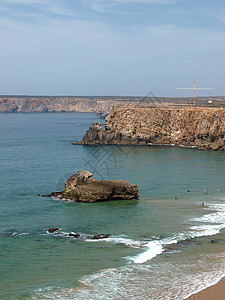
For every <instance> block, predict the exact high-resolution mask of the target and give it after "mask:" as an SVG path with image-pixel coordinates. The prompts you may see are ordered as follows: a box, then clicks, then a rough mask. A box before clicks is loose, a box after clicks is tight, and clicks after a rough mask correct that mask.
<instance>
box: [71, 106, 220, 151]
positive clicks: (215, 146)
mask: <svg viewBox="0 0 225 300" xmlns="http://www.w3.org/2000/svg"><path fill="white" fill-rule="evenodd" d="M74 144H82V145H97V144H102V145H115V144H116V145H147V144H155V145H181V146H185V147H196V148H198V149H202V150H223V151H225V109H224V108H135V109H133V108H132V109H125V108H121V109H116V110H114V111H112V112H111V114H109V115H108V116H107V117H106V119H105V130H104V129H103V128H102V126H101V124H100V123H93V124H92V126H91V127H90V128H89V129H88V130H87V132H86V134H85V136H84V138H83V140H82V141H81V142H76V143H74Z"/></svg>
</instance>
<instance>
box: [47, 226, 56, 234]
mask: <svg viewBox="0 0 225 300" xmlns="http://www.w3.org/2000/svg"><path fill="white" fill-rule="evenodd" d="M57 230H59V228H57V227H55V228H50V229H49V230H48V232H49V233H53V232H55V231H57Z"/></svg>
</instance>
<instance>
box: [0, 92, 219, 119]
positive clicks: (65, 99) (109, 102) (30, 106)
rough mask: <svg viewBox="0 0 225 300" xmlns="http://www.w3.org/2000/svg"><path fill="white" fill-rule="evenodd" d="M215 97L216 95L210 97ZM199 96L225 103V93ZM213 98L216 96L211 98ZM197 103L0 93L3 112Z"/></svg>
mask: <svg viewBox="0 0 225 300" xmlns="http://www.w3.org/2000/svg"><path fill="white" fill-rule="evenodd" d="M210 99H212V98H210ZM208 100H209V98H207V97H203V98H198V99H197V103H198V106H209V105H213V106H219V107H221V106H222V107H225V97H217V98H214V100H213V103H212V104H208ZM211 102H212V100H211ZM187 105H188V106H191V105H193V99H192V98H158V97H144V98H142V97H113V96H112V97H76V96H61V97H56V96H47V97H46V96H0V113H1V112H3V113H4V112H13V113H34V112H36V113H41V112H94V113H96V114H97V115H100V116H101V117H105V116H106V115H108V114H109V112H110V111H111V109H112V108H119V107H121V108H122V107H124V108H125V107H126V108H134V107H138V108H143V107H145V108H146V107H148V108H149V107H174V106H175V107H177V106H187Z"/></svg>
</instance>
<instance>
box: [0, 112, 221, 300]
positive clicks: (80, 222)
mask: <svg viewBox="0 0 225 300" xmlns="http://www.w3.org/2000/svg"><path fill="white" fill-rule="evenodd" d="M93 121H98V122H99V121H100V120H98V117H97V116H95V115H94V114H87V113H86V114H85V113H71V114H68V113H52V114H0V270H1V272H0V298H1V299H78V300H79V299H82V300H83V299H84V300H85V299H88V300H92V299H96V300H97V299H104V300H107V299H138V300H139V299H153V300H159V299H168V300H169V299H185V297H187V296H188V295H190V294H192V293H193V292H196V291H199V290H201V289H203V288H204V287H206V286H209V285H211V284H213V283H215V282H217V281H218V280H219V279H220V278H221V277H222V276H223V275H225V250H224V249H225V247H224V246H225V235H224V232H225V231H224V228H225V168H224V167H225V153H219V152H207V151H198V150H196V149H184V148H175V147H156V146H139V147H137V146H136V147H135V146H130V147H127V146H81V145H72V144H71V142H73V141H77V140H81V139H82V137H83V135H84V133H85V132H86V130H87V129H88V127H89V126H90V125H91V123H92V122H93ZM81 169H84V170H88V171H90V172H92V173H93V174H94V178H96V179H124V180H128V181H130V182H131V183H136V184H138V186H139V194H140V199H139V200H130V201H109V202H97V203H89V204H85V203H73V202H69V201H59V200H56V199H52V198H47V197H40V196H37V195H38V194H47V193H50V192H52V191H60V190H62V188H63V183H64V182H65V181H66V180H67V179H68V178H69V177H70V176H71V175H72V174H74V173H76V172H77V171H78V170H81ZM202 202H204V206H202ZM53 227H58V228H59V229H60V230H59V231H57V232H55V233H53V234H49V233H48V229H49V228H53ZM70 232H74V233H79V234H80V235H81V238H80V239H75V238H73V237H69V235H68V234H69V233H70ZM100 233H104V234H107V233H108V234H111V235H110V237H109V238H107V239H104V240H97V241H93V240H91V239H90V238H88V236H89V235H95V234H100Z"/></svg>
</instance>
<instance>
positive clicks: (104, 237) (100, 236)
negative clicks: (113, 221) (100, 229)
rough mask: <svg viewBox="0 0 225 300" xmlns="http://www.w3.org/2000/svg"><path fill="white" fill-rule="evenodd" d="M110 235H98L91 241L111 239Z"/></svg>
mask: <svg viewBox="0 0 225 300" xmlns="http://www.w3.org/2000/svg"><path fill="white" fill-rule="evenodd" d="M109 236H110V234H103V233H101V234H98V235H94V236H93V237H92V238H91V239H92V240H100V239H106V238H107V237H109Z"/></svg>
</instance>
